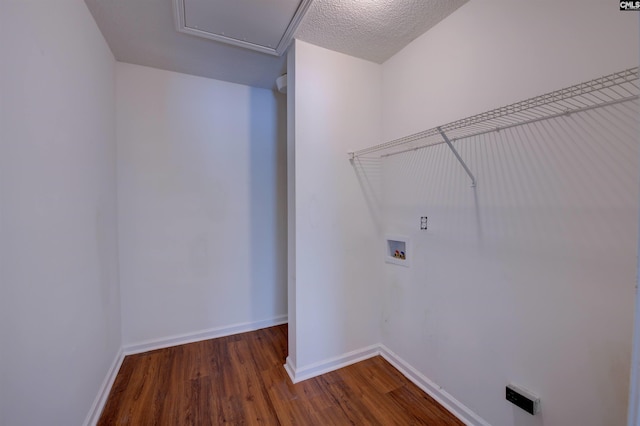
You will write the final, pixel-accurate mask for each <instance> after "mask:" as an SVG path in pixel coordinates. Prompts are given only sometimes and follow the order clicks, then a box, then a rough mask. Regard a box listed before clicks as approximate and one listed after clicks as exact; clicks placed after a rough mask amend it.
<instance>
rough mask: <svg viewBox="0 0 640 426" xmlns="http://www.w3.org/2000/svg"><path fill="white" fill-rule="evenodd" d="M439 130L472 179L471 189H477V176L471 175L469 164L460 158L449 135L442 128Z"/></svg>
mask: <svg viewBox="0 0 640 426" xmlns="http://www.w3.org/2000/svg"><path fill="white" fill-rule="evenodd" d="M437 129H438V132H440V136H442V139H444V141H445V142H446V144H447V145H449V149H450V150H451V151H452V152H453V155H455V156H456V158H457V159H458V161H459V162H460V164H462V167H463V168H464V171H465V172H467V174H468V175H469V177H470V178H471V187H472V188H475V187H476V178H475V176H474V175H473V173H471V170H469V167H467V164H466V163H465V162H464V160H463V159H462V157H460V154H458V151H456V149H455V148H454V147H453V144H452V143H451V141H450V140H449V138H448V137H447V135H446V134H445V133H444V132H443V131H442V128H440V127H438V128H437Z"/></svg>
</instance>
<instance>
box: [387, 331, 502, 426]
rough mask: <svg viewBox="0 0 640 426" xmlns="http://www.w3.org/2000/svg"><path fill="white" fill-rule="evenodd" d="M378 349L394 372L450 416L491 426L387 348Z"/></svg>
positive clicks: (469, 423) (475, 424) (477, 424)
mask: <svg viewBox="0 0 640 426" xmlns="http://www.w3.org/2000/svg"><path fill="white" fill-rule="evenodd" d="M378 347H379V350H380V355H381V356H382V357H383V358H384V359H386V360H387V361H388V362H389V364H391V365H393V366H394V367H395V368H396V370H398V371H399V372H400V373H402V374H403V375H404V376H405V377H406V378H407V379H409V380H411V381H412V382H413V383H415V384H416V386H418V387H419V388H420V389H422V390H423V391H425V392H426V393H427V394H428V395H429V396H431V397H432V398H433V399H435V400H436V401H438V403H439V404H440V405H442V406H443V407H444V408H446V409H447V410H449V411H450V412H451V414H453V415H454V416H456V417H457V418H458V419H460V420H461V421H462V422H463V423H464V424H466V425H469V426H491V425H490V424H489V423H487V422H486V421H485V420H483V419H482V418H481V417H480V416H478V415H477V414H476V413H474V412H473V411H471V410H470V409H469V408H467V407H466V406H465V405H464V404H462V403H461V402H460V401H458V400H457V399H455V398H454V397H453V396H452V395H450V394H449V393H448V392H447V391H445V390H444V389H442V387H440V386H438V385H437V384H436V383H434V382H433V381H431V380H430V379H429V378H428V377H426V376H425V375H423V374H422V373H420V372H419V371H418V370H416V369H415V368H414V367H412V366H411V365H410V364H409V363H408V362H406V361H405V360H403V359H402V358H400V357H399V356H398V355H396V354H395V353H393V352H392V351H391V350H390V349H389V348H387V347H386V346H384V345H382V344H381V345H379V346H378Z"/></svg>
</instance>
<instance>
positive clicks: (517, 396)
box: [506, 383, 540, 415]
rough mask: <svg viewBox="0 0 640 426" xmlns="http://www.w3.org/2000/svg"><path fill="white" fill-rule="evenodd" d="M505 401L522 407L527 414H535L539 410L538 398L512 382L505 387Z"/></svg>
mask: <svg viewBox="0 0 640 426" xmlns="http://www.w3.org/2000/svg"><path fill="white" fill-rule="evenodd" d="M506 397H507V401H509V402H510V403H512V404H514V405H516V406H517V407H520V408H522V409H523V410H524V411H526V412H527V413H529V414H533V415H535V414H537V413H539V412H540V398H539V397H538V396H536V395H535V394H533V393H531V392H529V391H528V390H526V389H523V388H521V387H520V386H517V385H514V384H512V383H510V384H508V385H507V388H506Z"/></svg>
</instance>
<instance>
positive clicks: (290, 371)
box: [284, 357, 297, 383]
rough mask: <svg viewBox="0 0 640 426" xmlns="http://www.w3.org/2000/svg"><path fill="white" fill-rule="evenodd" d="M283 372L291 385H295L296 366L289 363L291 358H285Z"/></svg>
mask: <svg viewBox="0 0 640 426" xmlns="http://www.w3.org/2000/svg"><path fill="white" fill-rule="evenodd" d="M284 371H286V372H287V374H288V375H289V378H290V379H291V382H293V383H297V382H296V380H295V379H296V366H295V365H293V362H291V358H289V357H287V362H286V363H285V364H284Z"/></svg>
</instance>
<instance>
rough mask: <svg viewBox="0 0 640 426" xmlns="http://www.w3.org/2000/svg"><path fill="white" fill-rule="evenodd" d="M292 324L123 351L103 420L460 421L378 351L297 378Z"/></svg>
mask: <svg viewBox="0 0 640 426" xmlns="http://www.w3.org/2000/svg"><path fill="white" fill-rule="evenodd" d="M286 353H287V326H286V325H283V326H278V327H272V328H267V329H263V330H258V331H255V332H251V333H244V334H238V335H234V336H229V337H223V338H219V339H212V340H206V341H203V342H197V343H191V344H188V345H182V346H175V347H172V348H167V349H160V350H156V351H151V352H147V353H144V354H139V355H131V356H128V357H126V358H125V360H124V362H123V364H122V368H121V369H120V371H119V372H118V376H117V377H116V381H115V383H114V386H113V388H112V390H111V394H110V395H109V399H108V400H107V403H106V405H105V408H104V411H103V412H102V416H101V417H100V421H99V422H98V425H102V426H104V425H136V426H137V425H221V424H233V425H242V424H244V425H254V424H266V425H350V424H351V425H412V424H421V425H434V426H436V425H462V424H463V423H462V422H460V421H459V420H458V419H456V418H455V417H454V416H453V415H451V414H450V413H449V412H448V411H447V410H445V409H444V408H442V407H441V406H440V405H438V403H437V402H435V401H434V400H433V399H432V398H431V397H429V396H428V395H426V394H425V393H424V392H422V391H421V390H420V389H419V388H418V387H417V386H415V385H414V384H413V383H411V382H410V381H408V380H407V379H406V378H405V377H404V376H402V375H401V374H400V373H399V372H398V371H397V370H395V369H394V368H393V367H392V366H391V365H390V364H389V363H388V362H386V361H385V360H384V359H383V358H381V357H375V358H372V359H369V360H366V361H363V362H360V363H358V364H354V365H351V366H349V367H346V368H343V369H340V370H337V371H334V372H331V373H328V374H324V375H322V376H319V377H316V378H313V379H309V380H306V381H304V382H301V383H298V384H295V385H294V384H292V383H291V380H290V379H289V377H288V376H287V373H286V372H285V370H284V368H283V367H282V365H283V364H284V362H285V357H286Z"/></svg>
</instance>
